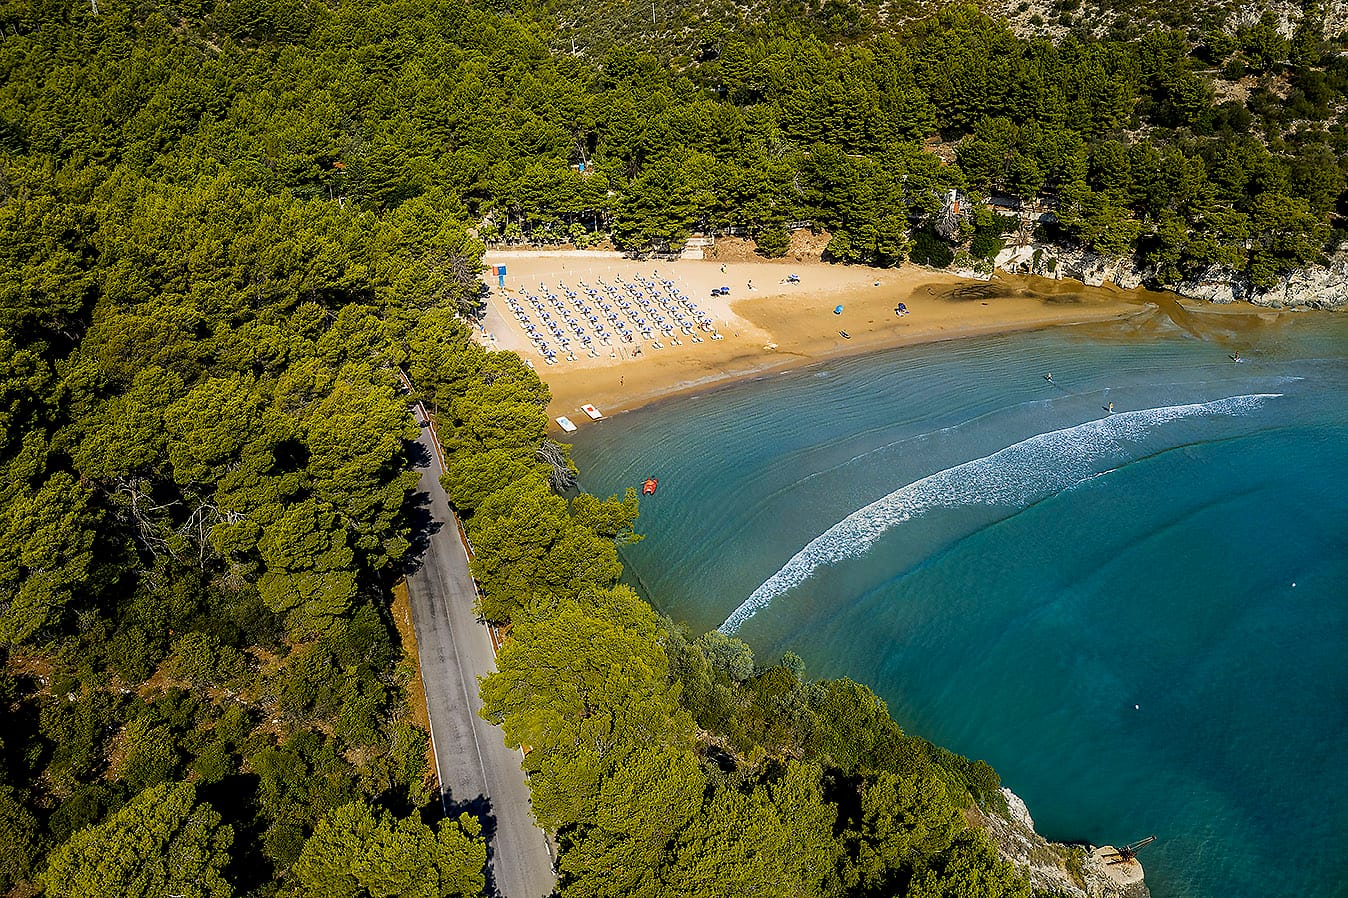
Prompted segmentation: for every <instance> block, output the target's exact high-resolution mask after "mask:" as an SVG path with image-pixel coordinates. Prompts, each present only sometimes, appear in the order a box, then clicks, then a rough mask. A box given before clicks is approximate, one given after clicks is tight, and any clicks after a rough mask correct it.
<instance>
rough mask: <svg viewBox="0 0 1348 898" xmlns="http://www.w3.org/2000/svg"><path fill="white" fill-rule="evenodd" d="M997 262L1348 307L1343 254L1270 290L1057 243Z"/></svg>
mask: <svg viewBox="0 0 1348 898" xmlns="http://www.w3.org/2000/svg"><path fill="white" fill-rule="evenodd" d="M994 264H995V265H996V267H997V268H998V269H999V270H1001V271H1005V272H1007V273H1008V274H1033V275H1037V276H1039V277H1044V278H1053V279H1055V280H1062V279H1064V278H1070V279H1072V280H1078V281H1081V282H1082V283H1083V284H1085V285H1086V286H1088V287H1099V286H1101V285H1103V284H1105V283H1106V282H1109V283H1113V284H1116V285H1118V286H1119V287H1122V288H1123V289H1125V290H1131V289H1133V288H1135V287H1141V286H1143V285H1144V284H1150V285H1153V286H1158V287H1160V288H1162V289H1166V290H1170V291H1172V292H1174V293H1177V294H1179V295H1180V296H1183V297H1186V298H1188V299H1199V300H1203V301H1204V302H1212V303H1218V304H1223V305H1224V304H1227V303H1233V302H1249V303H1253V304H1254V305H1258V306H1266V307H1268V308H1273V309H1328V310H1336V309H1344V308H1348V257H1344V256H1342V255H1340V256H1339V257H1337V258H1335V259H1333V260H1331V261H1330V263H1329V264H1328V265H1316V266H1312V267H1309V268H1299V269H1297V270H1295V271H1292V272H1290V273H1288V274H1287V275H1286V276H1284V277H1283V279H1282V280H1281V281H1280V282H1279V283H1278V284H1275V285H1274V286H1272V287H1270V288H1269V289H1267V290H1253V289H1251V288H1250V285H1249V282H1248V281H1247V280H1246V279H1245V276H1244V275H1242V274H1241V273H1240V272H1238V271H1234V270H1232V269H1229V268H1222V267H1219V266H1213V267H1212V268H1209V269H1208V270H1207V271H1204V272H1203V273H1202V274H1201V275H1199V276H1198V277H1195V278H1192V279H1190V280H1186V281H1182V282H1180V283H1178V284H1157V283H1156V279H1155V274H1156V272H1155V271H1154V270H1151V269H1147V268H1139V267H1138V266H1137V264H1136V263H1135V262H1134V260H1132V259H1129V258H1111V257H1108V256H1101V255H1098V254H1096V253H1091V252H1087V251H1085V250H1082V249H1073V248H1069V247H1060V246H1053V245H1051V244H1028V245H1024V246H1009V247H1007V248H1005V249H1003V250H1002V251H1001V252H1000V253H999V254H998V255H997V259H996V262H995V263H994ZM958 273H959V274H962V275H963V274H965V273H964V272H958ZM966 276H967V275H966Z"/></svg>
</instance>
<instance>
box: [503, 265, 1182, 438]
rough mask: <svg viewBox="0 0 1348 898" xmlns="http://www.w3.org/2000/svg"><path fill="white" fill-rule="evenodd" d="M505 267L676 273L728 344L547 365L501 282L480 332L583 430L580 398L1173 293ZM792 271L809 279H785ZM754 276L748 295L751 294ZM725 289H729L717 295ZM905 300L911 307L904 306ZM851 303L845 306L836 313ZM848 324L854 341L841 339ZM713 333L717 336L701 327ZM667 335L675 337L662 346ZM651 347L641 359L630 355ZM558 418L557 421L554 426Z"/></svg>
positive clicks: (823, 274)
mask: <svg viewBox="0 0 1348 898" xmlns="http://www.w3.org/2000/svg"><path fill="white" fill-rule="evenodd" d="M484 261H485V262H486V263H487V264H497V263H500V264H505V265H506V266H507V272H508V275H507V278H506V287H507V289H508V290H510V291H512V292H513V291H515V290H517V289H518V288H520V287H521V286H523V287H527V288H528V289H530V290H531V291H532V292H535V293H537V292H538V286H539V284H540V282H541V283H545V284H547V285H548V286H549V287H550V288H552V289H554V290H556V289H557V287H558V286H559V285H560V284H567V285H569V286H570V287H571V288H572V289H577V288H578V287H579V285H580V283H581V282H582V281H584V282H587V283H589V284H592V285H593V284H596V283H597V282H598V281H599V280H600V279H601V278H602V279H603V280H604V281H606V282H607V283H610V284H612V283H614V280H615V277H619V276H620V277H622V278H624V279H626V280H629V281H631V280H633V279H635V278H636V276H637V275H641V276H644V277H647V278H657V279H669V280H672V281H674V282H675V284H676V286H678V287H679V288H681V289H682V291H683V292H684V293H685V294H687V295H688V296H689V297H691V299H692V301H693V302H695V303H696V304H697V305H698V306H699V308H701V309H702V310H703V311H705V312H707V313H708V314H709V315H710V316H711V317H712V319H713V321H714V322H715V327H716V329H717V331H718V332H719V333H720V334H721V335H722V336H723V337H724V339H722V340H711V339H704V340H703V342H701V343H695V342H692V341H691V339H690V338H689V337H687V336H683V335H679V338H680V339H681V341H682V345H678V346H674V345H668V343H667V342H666V345H665V346H664V348H663V349H658V350H657V349H654V348H652V347H651V345H650V344H649V343H645V344H641V343H638V344H618V343H616V342H615V344H614V345H613V346H596V347H595V349H596V351H597V353H598V358H591V357H589V356H588V355H586V354H585V353H584V352H581V351H578V352H577V353H576V355H577V359H576V361H567V360H565V359H562V360H559V361H558V362H557V363H556V364H555V365H547V364H546V363H545V360H544V359H543V358H542V357H541V356H540V355H539V353H538V351H537V350H536V349H535V348H534V347H533V346H532V345H531V344H530V342H529V339H528V336H527V335H526V334H525V332H524V330H523V328H522V327H521V326H520V325H519V323H518V322H517V321H516V320H515V318H514V317H513V316H512V315H511V313H510V310H509V308H508V307H507V306H506V305H505V302H504V299H503V297H502V296H501V295H500V291H499V290H498V289H497V285H496V283H495V281H494V279H493V280H492V282H491V287H492V297H491V299H490V301H489V303H488V309H487V314H486V317H485V319H484V321H483V329H482V331H481V332H480V333H479V337H480V338H481V339H482V340H483V341H484V342H485V343H486V344H487V345H488V346H489V347H491V348H494V349H508V350H514V351H516V352H519V353H520V355H521V356H523V357H524V358H525V359H526V360H528V361H529V362H530V363H531V364H533V365H534V366H535V368H536V369H537V370H538V372H539V374H540V375H541V376H542V378H543V380H544V381H546V382H547V384H548V386H549V387H550V388H551V390H552V396H553V400H552V404H551V405H550V406H549V409H548V414H549V416H550V417H552V418H556V417H557V416H560V415H566V416H568V417H569V418H571V420H572V421H574V422H575V423H576V424H577V425H579V426H582V427H583V426H585V424H586V423H588V422H589V419H588V418H587V417H586V416H585V414H584V413H583V412H582V411H581V409H580V407H581V405H583V404H585V403H590V404H593V405H595V406H597V407H598V408H599V409H600V410H601V411H603V412H604V413H605V414H612V413H614V412H618V411H623V410H628V409H633V408H637V407H639V406H642V405H646V404H648V403H650V402H653V401H655V400H657V399H661V398H664V397H667V396H671V395H675V394H679V393H689V392H699V391H703V390H706V389H709V388H711V387H713V386H719V385H723V384H725V383H728V382H730V381H734V380H738V379H744V378H749V377H755V376H760V375H762V374H765V373H768V372H774V371H780V370H785V369H788V368H795V367H801V366H804V365H809V364H813V363H815V362H819V361H823V360H826V359H830V358H837V357H841V356H848V355H857V354H861V353H866V352H871V351H874V350H877V349H883V348H890V347H896V346H905V345H910V344H916V343H925V342H933V341H938V340H948V339H955V338H959V337H968V336H981V335H988V334H999V333H1006V332H1010V331H1020V330H1030V329H1035V328H1040V327H1047V326H1051V325H1061V324H1081V323H1086V322H1100V321H1114V320H1119V319H1124V318H1128V317H1130V316H1133V315H1137V314H1139V313H1141V312H1143V311H1145V310H1147V309H1154V308H1155V307H1156V305H1157V303H1158V302H1171V303H1173V297H1169V296H1168V295H1167V294H1159V293H1154V292H1150V291H1145V290H1120V289H1118V288H1115V287H1110V286H1106V287H1094V288H1092V287H1085V286H1083V285H1081V284H1080V283H1076V282H1071V281H1052V280H1045V279H1042V278H1029V277H1019V276H1017V277H1008V276H1000V275H999V276H998V277H997V278H995V279H994V280H993V281H991V282H983V281H977V280H968V279H964V278H960V277H957V276H955V275H953V274H951V273H949V272H944V271H931V270H927V269H924V268H918V267H916V266H906V267H904V268H900V269H874V268H865V267H861V266H845V265H830V264H825V263H820V262H814V263H810V262H803V263H802V262H790V263H783V262H728V263H722V262H719V261H678V262H659V261H656V262H651V261H635V260H629V259H624V258H621V257H618V256H617V255H616V254H602V255H601V254H595V253H581V252H574V251H573V252H553V253H548V252H532V253H524V252H511V253H495V254H488V256H487V258H486V259H485V260H484ZM789 274H796V275H798V276H799V278H800V283H799V284H789V283H787V281H786V278H787V276H788V275H789ZM750 284H752V289H751V288H750ZM721 285H726V286H729V287H730V288H731V293H730V296H728V297H716V298H713V297H712V296H710V293H711V290H712V288H713V287H719V286H721ZM899 303H904V304H905V305H906V306H907V308H908V314H907V315H903V316H899V315H896V314H895V311H894V309H895V307H896V306H897V305H898V304H899ZM840 304H841V305H842V306H843V311H842V314H834V308H835V307H836V306H838V305H840ZM843 332H845V333H846V334H847V336H843ZM699 336H701V337H704V338H706V337H707V336H708V335H706V334H702V333H699ZM662 342H665V341H662ZM637 346H640V347H641V352H640V354H639V355H634V354H633V349H634V348H636V347H637ZM554 426H555V425H554Z"/></svg>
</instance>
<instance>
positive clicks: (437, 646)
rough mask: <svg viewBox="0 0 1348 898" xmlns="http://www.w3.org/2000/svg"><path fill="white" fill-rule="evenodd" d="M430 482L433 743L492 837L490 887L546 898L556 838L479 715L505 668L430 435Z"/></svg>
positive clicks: (424, 584) (424, 554)
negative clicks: (479, 603)
mask: <svg viewBox="0 0 1348 898" xmlns="http://www.w3.org/2000/svg"><path fill="white" fill-rule="evenodd" d="M412 455H413V460H414V463H415V465H416V469H417V470H418V472H419V473H420V474H421V475H422V476H421V484H420V486H419V487H418V490H419V494H418V495H417V496H416V497H415V499H416V501H417V504H418V508H419V509H420V510H421V518H422V520H421V521H420V524H421V525H422V526H421V527H420V530H421V533H422V534H423V536H422V540H421V541H422V543H423V545H422V548H421V551H420V555H419V558H418V559H417V562H414V564H413V569H412V570H411V571H410V572H409V574H408V577H407V592H408V595H409V597H410V599H411V605H412V623H413V625H414V626H415V627H416V632H417V648H418V653H419V654H420V656H421V676H422V679H423V680H424V681H425V684H426V710H427V712H428V713H429V715H430V721H431V741H432V743H433V744H434V749H435V759H436V761H435V763H436V768H437V771H438V773H439V779H440V787H441V789H442V793H443V799H444V802H445V806H446V808H447V809H448V810H449V812H450V814H451V815H452V816H458V814H459V812H460V811H462V810H467V811H469V812H470V813H474V814H477V815H478V816H479V817H480V818H481V819H482V822H483V827H484V830H485V832H486V835H487V887H488V890H489V891H490V892H491V893H493V894H496V895H500V896H503V898H541V896H544V895H549V894H551V893H552V891H553V886H554V884H555V881H556V877H555V876H554V874H553V860H552V854H551V849H550V847H549V844H548V841H547V837H546V836H545V835H544V833H543V830H541V829H539V828H538V826H537V825H536V824H535V823H534V820H533V817H532V816H531V815H530V809H529V787H528V785H527V783H526V782H525V780H524V772H523V771H522V770H521V769H520V753H519V752H518V751H512V750H510V749H508V748H506V746H505V737H504V736H503V735H502V733H501V730H500V728H499V727H495V726H492V725H491V724H489V723H487V722H486V721H485V720H483V719H482V718H481V717H479V716H478V714H477V712H478V709H479V708H480V707H481V706H482V702H481V701H480V700H479V699H478V694H477V678H478V677H479V676H481V675H484V674H487V673H489V672H491V671H493V670H495V669H496V659H495V655H494V653H493V652H492V646H491V637H490V636H489V635H488V633H487V629H486V627H485V626H483V625H482V624H481V623H479V622H478V620H477V617H476V615H475V614H474V611H473V602H474V600H475V599H476V593H475V591H474V587H473V579H472V577H471V575H470V574H469V573H468V556H467V553H466V552H465V550H464V547H463V542H462V540H461V539H460V537H459V531H458V524H457V522H456V521H455V518H454V515H453V512H451V511H450V508H449V500H448V499H447V498H446V496H445V491H444V489H443V488H442V487H441V486H440V477H439V475H440V465H439V462H438V460H437V459H436V453H435V446H434V445H433V443H432V439H431V435H430V428H428V427H423V428H422V432H421V437H420V438H419V439H418V440H417V443H416V445H415V446H413V447H412Z"/></svg>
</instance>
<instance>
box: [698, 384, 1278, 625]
mask: <svg viewBox="0 0 1348 898" xmlns="http://www.w3.org/2000/svg"><path fill="white" fill-rule="evenodd" d="M1281 395H1282V394H1281V393H1252V394H1249V395H1245V396H1230V397H1227V398H1226V399H1215V400H1213V401H1211V402H1198V403H1193V404H1191V405H1174V406H1166V407H1164V408H1149V409H1141V410H1138V411H1130V412H1116V413H1114V414H1112V415H1109V416H1108V417H1104V418H1099V419H1097V420H1094V421H1087V422H1086V423H1084V424H1078V425H1076V426H1075V427H1068V428H1064V429H1063V430H1054V431H1050V432H1049V433H1041V434H1039V435H1037V436H1032V437H1030V438H1029V439H1028V440H1023V441H1022V442H1019V443H1016V444H1015V445H1012V446H1008V447H1006V448H1005V449H1002V450H1000V451H998V452H994V453H993V454H992V455H988V456H984V457H983V458H976V459H974V460H973V461H967V462H965V463H964V464H962V465H957V466H955V467H953V468H946V469H945V470H944V471H937V472H936V473H935V474H930V475H928V476H926V477H923V478H922V479H921V480H916V481H914V482H912V483H910V484H908V485H907V486H904V487H900V488H899V489H897V490H895V491H894V492H892V493H890V494H889V495H888V496H885V497H884V498H882V499H877V500H876V501H874V502H872V503H871V504H870V505H867V506H866V507H864V508H861V509H858V510H857V511H854V512H852V513H851V514H850V515H848V516H847V517H846V518H844V519H843V520H841V521H839V522H838V523H837V524H834V525H833V526H832V527H830V528H829V529H828V530H826V531H824V532H823V533H821V534H820V535H819V536H816V537H815V538H814V539H813V540H811V541H810V544H809V545H807V546H806V547H805V548H803V549H801V550H800V551H799V552H797V553H796V554H795V555H794V556H793V557H792V558H791V560H790V561H788V562H787V563H786V565H785V566H784V567H783V568H782V569H781V570H779V571H778V572H777V573H775V574H773V575H772V576H771V577H769V578H768V579H767V580H766V581H764V583H763V585H762V586H760V587H758V589H755V590H754V592H753V595H751V596H749V598H747V599H745V600H744V603H743V604H742V605H740V606H739V607H738V608H736V609H735V611H734V613H733V614H731V615H730V617H728V618H726V620H725V623H723V624H721V627H720V629H721V631H722V632H724V633H734V632H736V631H737V630H739V628H740V627H741V626H743V625H744V622H745V621H747V620H748V619H749V618H751V617H753V616H754V615H755V614H757V613H758V612H759V611H761V610H762V609H763V608H765V607H767V606H768V604H769V603H771V602H772V600H773V599H775V598H777V596H779V595H781V594H782V593H784V592H786V591H787V590H788V589H791V588H793V587H795V586H798V585H799V584H801V583H802V582H804V581H805V579H806V578H808V577H809V576H810V575H811V574H813V573H814V571H815V570H816V569H817V568H819V567H821V566H823V565H826V564H833V563H834V562H837V561H841V560H842V559H844V558H849V557H853V556H856V555H860V554H862V553H863V552H865V551H866V550H867V549H868V548H869V547H870V545H871V544H872V543H873V542H875V541H876V540H877V539H879V538H880V537H881V536H882V535H883V534H884V533H885V532H886V531H887V530H889V529H890V528H891V527H893V526H895V525H896V524H901V523H903V522H904V521H907V520H909V519H911V518H913V517H915V516H917V515H919V514H922V513H923V512H924V511H926V510H928V509H930V508H954V507H956V506H960V505H1019V504H1024V503H1027V502H1030V501H1032V500H1033V499H1035V498H1037V497H1041V496H1045V495H1049V494H1051V493H1054V492H1057V491H1059V490H1063V489H1066V488H1067V487H1069V486H1073V485H1075V484H1078V483H1081V482H1082V481H1084V480H1086V479H1088V478H1090V477H1093V476H1095V475H1096V474H1098V473H1099V472H1098V471H1096V470H1095V469H1094V467H1095V465H1096V464H1097V463H1098V462H1099V461H1101V460H1102V459H1104V458H1108V457H1111V456H1114V455H1116V454H1117V453H1119V452H1120V451H1122V450H1123V449H1124V444H1125V443H1128V442H1132V441H1135V440H1137V439H1139V438H1140V437H1142V436H1143V435H1145V434H1146V433H1147V432H1148V431H1150V430H1151V429H1152V428H1154V427H1156V426H1158V425H1161V424H1165V423H1167V422H1170V421H1176V420H1179V419H1181V418H1193V417H1199V416H1204V415H1240V414H1243V413H1245V412H1249V411H1253V410H1254V409H1256V408H1258V407H1260V406H1261V405H1263V403H1264V401H1265V400H1268V399H1276V398H1278V397H1279V396H1281Z"/></svg>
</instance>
